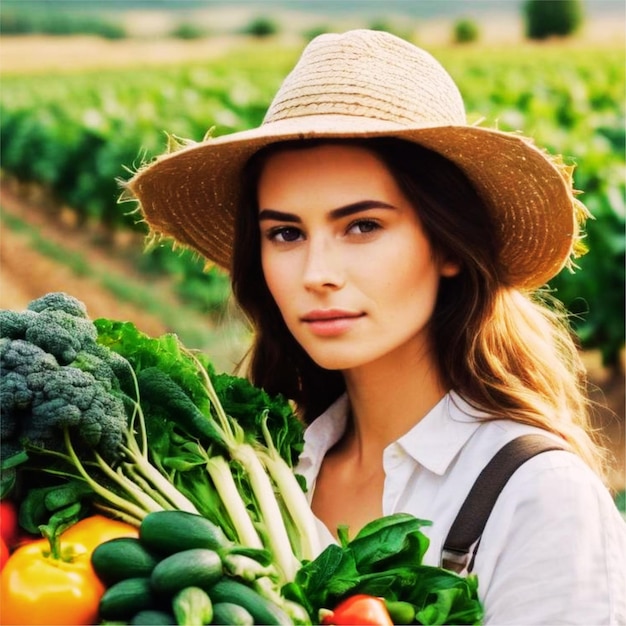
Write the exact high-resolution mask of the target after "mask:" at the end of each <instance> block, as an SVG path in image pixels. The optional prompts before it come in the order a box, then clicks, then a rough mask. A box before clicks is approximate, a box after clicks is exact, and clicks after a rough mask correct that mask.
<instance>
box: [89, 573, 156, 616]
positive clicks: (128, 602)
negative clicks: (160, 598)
mask: <svg viewBox="0 0 626 626" xmlns="http://www.w3.org/2000/svg"><path fill="white" fill-rule="evenodd" d="M155 605H156V598H155V597H154V595H153V593H152V587H151V585H150V579H149V578H145V577H143V578H126V579H125V580H120V581H119V582H117V583H115V584H114V585H112V586H111V587H109V588H108V589H106V590H105V592H104V594H103V595H102V597H101V598H100V605H99V613H100V618H101V619H102V620H104V621H107V620H113V621H116V620H129V619H131V618H132V617H133V616H134V615H136V614H137V613H138V612H139V611H143V610H145V609H151V608H154V606H155Z"/></svg>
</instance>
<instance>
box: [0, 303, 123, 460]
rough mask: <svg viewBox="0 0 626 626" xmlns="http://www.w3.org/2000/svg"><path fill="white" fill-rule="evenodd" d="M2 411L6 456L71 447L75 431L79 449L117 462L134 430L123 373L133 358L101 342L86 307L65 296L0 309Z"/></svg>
mask: <svg viewBox="0 0 626 626" xmlns="http://www.w3.org/2000/svg"><path fill="white" fill-rule="evenodd" d="M0 330H1V332H2V336H1V338H0V374H1V375H0V411H1V412H2V451H3V456H5V455H4V452H6V451H7V450H8V449H9V448H7V446H12V448H11V449H15V444H16V443H18V444H21V445H22V446H24V447H26V448H28V447H29V446H30V447H32V446H35V447H38V448H45V449H50V450H58V451H63V450H65V442H64V430H65V429H68V431H69V433H70V436H71V438H72V442H73V444H74V447H75V449H76V451H77V453H78V454H79V456H83V453H87V452H90V451H97V452H98V453H99V454H101V455H102V456H103V457H104V458H105V459H107V460H109V461H114V460H115V459H116V458H117V457H118V456H119V454H120V446H121V443H122V441H123V440H124V437H125V433H126V431H127V429H128V417H127V412H126V408H125V404H126V403H127V401H128V398H127V397H126V396H125V395H124V393H122V391H121V390H120V384H119V380H118V378H117V375H116V371H117V372H120V373H122V372H124V374H125V375H126V376H128V375H129V374H128V370H129V368H130V365H129V364H128V362H127V361H126V360H125V359H123V358H122V357H120V356H119V355H118V354H116V353H114V352H113V351H112V350H109V349H108V348H105V347H104V346H101V345H99V344H98V343H97V336H98V335H97V330H96V328H95V326H94V324H93V322H92V321H91V320H90V319H89V318H88V317H87V316H86V311H85V307H84V305H83V304H82V303H81V302H79V301H78V300H76V299H75V298H73V297H71V296H68V295H66V294H56V293H51V294H48V295H46V296H44V297H43V298H39V299H38V300H34V301H33V302H32V303H31V304H30V305H29V307H28V309H27V310H26V311H23V312H21V313H17V312H15V311H0Z"/></svg>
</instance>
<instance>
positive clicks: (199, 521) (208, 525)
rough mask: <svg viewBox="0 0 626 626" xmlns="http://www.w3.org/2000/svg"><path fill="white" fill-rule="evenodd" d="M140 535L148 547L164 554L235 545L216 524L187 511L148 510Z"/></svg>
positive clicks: (225, 547) (217, 549) (221, 548)
mask: <svg viewBox="0 0 626 626" xmlns="http://www.w3.org/2000/svg"><path fill="white" fill-rule="evenodd" d="M139 538H140V540H141V542H142V543H143V544H144V545H145V546H146V548H148V549H149V550H154V551H157V552H159V553H161V554H163V555H169V554H174V553H175V552H182V551H183V550H190V549H192V548H206V549H208V550H216V551H220V550H225V549H228V548H231V547H233V546H234V543H233V542H232V541H230V540H229V539H228V537H226V535H225V534H224V531H223V530H222V529H221V528H220V527H219V526H218V525H217V524H214V523H213V522H211V521H210V520H208V519H207V518H206V517H203V516H202V515H196V514H195V513H188V512H187V511H154V512H152V513H148V515H146V517H144V519H143V521H142V522H141V526H140V527H139Z"/></svg>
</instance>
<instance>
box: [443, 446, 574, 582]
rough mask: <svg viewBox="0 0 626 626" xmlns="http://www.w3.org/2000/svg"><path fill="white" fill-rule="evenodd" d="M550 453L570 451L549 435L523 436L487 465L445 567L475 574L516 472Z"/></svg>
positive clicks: (461, 516)
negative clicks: (484, 538)
mask: <svg viewBox="0 0 626 626" xmlns="http://www.w3.org/2000/svg"><path fill="white" fill-rule="evenodd" d="M548 450H567V447H566V445H565V443H559V442H558V441H555V440H554V439H551V438H549V437H546V436H545V435H540V434H532V435H522V436H520V437H517V438H516V439H513V440H512V441H509V443H507V444H505V445H504V446H503V447H502V448H500V450H498V452H497V453H496V454H495V456H494V457H493V458H492V459H491V461H489V463H487V465H486V466H485V467H484V469H483V470H482V471H481V473H480V474H479V475H478V478H477V479H476V482H475V483H474V485H473V487H472V489H471V490H470V492H469V494H468V496H467V498H466V499H465V502H464V503H463V505H462V506H461V509H460V510H459V513H458V514H457V516H456V519H455V520H454V522H453V523H452V527H451V528H450V532H449V533H448V537H447V538H446V540H445V542H444V545H443V549H442V551H441V567H444V568H446V569H448V570H452V571H454V572H457V573H459V574H463V573H468V572H471V571H472V568H473V566H474V558H475V556H476V551H477V550H478V544H479V543H480V538H481V535H482V533H483V530H484V528H485V525H486V524H487V520H488V519H489V515H490V514H491V509H492V508H493V506H494V504H495V503H496V500H497V499H498V496H499V495H500V492H501V491H502V489H503V488H504V486H505V485H506V483H507V481H508V480H509V478H510V477H511V476H512V475H513V473H514V472H515V470H516V469H517V468H518V467H520V465H522V464H523V463H525V462H526V461H527V460H528V459H530V458H532V457H534V456H536V455H537V454H540V453H541V452H547V451H548Z"/></svg>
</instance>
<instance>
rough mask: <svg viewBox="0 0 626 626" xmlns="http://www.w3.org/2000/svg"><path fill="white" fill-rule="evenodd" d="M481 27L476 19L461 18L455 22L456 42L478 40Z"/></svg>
mask: <svg viewBox="0 0 626 626" xmlns="http://www.w3.org/2000/svg"><path fill="white" fill-rule="evenodd" d="M479 36H480V29H479V28H478V24H476V22H475V21H474V20H470V19H467V18H464V19H460V20H458V21H457V22H456V23H455V24H454V41H455V42H456V43H471V42H472V41H477V40H478V38H479Z"/></svg>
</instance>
